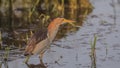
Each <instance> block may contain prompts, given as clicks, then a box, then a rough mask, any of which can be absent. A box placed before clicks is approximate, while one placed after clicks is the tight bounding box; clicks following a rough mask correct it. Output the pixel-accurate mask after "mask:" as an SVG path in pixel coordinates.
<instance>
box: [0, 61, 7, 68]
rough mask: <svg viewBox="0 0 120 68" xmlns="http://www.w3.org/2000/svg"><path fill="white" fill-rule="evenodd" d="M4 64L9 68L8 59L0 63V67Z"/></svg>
mask: <svg viewBox="0 0 120 68" xmlns="http://www.w3.org/2000/svg"><path fill="white" fill-rule="evenodd" d="M2 65H4V68H9V67H8V62H7V61H3V62H1V63H0V68H2Z"/></svg>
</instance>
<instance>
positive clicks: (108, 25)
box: [2, 0, 120, 68]
mask: <svg viewBox="0 0 120 68" xmlns="http://www.w3.org/2000/svg"><path fill="white" fill-rule="evenodd" d="M113 1H114V2H112V0H91V3H92V5H93V6H94V10H93V11H92V13H91V14H89V15H88V16H87V18H86V20H85V21H84V23H83V25H82V27H81V28H79V29H78V31H76V32H69V33H67V34H66V36H65V37H64V38H61V39H59V40H57V41H55V42H54V44H52V45H51V48H50V49H48V50H47V52H46V53H45V54H44V57H43V62H44V63H45V66H46V67H47V68H92V66H96V67H94V68H119V67H120V42H119V40H120V36H119V35H120V30H119V29H120V27H119V26H120V23H119V22H120V14H119V13H120V8H119V7H120V4H119V2H118V1H119V0H113ZM111 5H114V7H115V10H116V11H115V13H114V8H113V6H111ZM115 15H116V19H115ZM95 34H96V36H97V43H96V57H95V58H94V60H95V61H92V60H91V58H90V52H91V45H90V43H91V41H93V39H94V35H95ZM18 51H19V50H18ZM21 54H22V53H20V54H19V55H20V57H19V55H18V56H16V55H15V56H16V57H19V58H16V57H15V58H14V59H15V60H14V61H10V62H8V66H9V68H28V66H27V65H26V64H24V63H23V61H24V57H23V56H22V55H21ZM92 63H94V64H92ZM29 64H30V67H29V68H40V64H39V58H38V56H32V57H31V58H30V60H29ZM2 68H4V65H2ZM41 68H45V67H41Z"/></svg>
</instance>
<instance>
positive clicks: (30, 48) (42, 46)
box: [24, 18, 74, 63]
mask: <svg viewBox="0 0 120 68" xmlns="http://www.w3.org/2000/svg"><path fill="white" fill-rule="evenodd" d="M72 22H74V21H72V20H67V19H65V18H56V19H54V20H53V21H52V22H51V23H50V24H49V26H48V28H47V29H40V30H39V31H38V32H36V33H35V34H34V35H33V36H32V37H31V38H30V40H29V41H28V44H27V46H26V49H25V52H24V55H25V56H30V55H35V54H39V55H40V62H41V63H42V57H43V53H44V52H45V51H46V49H48V48H49V47H50V44H51V43H52V41H53V40H54V38H55V36H56V34H57V32H58V29H59V27H60V25H62V24H65V23H69V24H71V25H73V23H72Z"/></svg>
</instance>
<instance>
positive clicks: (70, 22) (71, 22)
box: [63, 19, 75, 26]
mask: <svg viewBox="0 0 120 68" xmlns="http://www.w3.org/2000/svg"><path fill="white" fill-rule="evenodd" d="M63 22H65V23H69V24H70V25H72V26H75V24H74V23H73V22H75V21H73V20H68V19H64V20H63Z"/></svg>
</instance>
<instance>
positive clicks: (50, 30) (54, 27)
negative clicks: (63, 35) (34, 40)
mask: <svg viewBox="0 0 120 68" xmlns="http://www.w3.org/2000/svg"><path fill="white" fill-rule="evenodd" d="M58 29H59V26H58V25H56V24H55V23H54V22H52V23H50V24H49V26H48V36H49V39H50V42H52V41H53V40H54V38H55V36H56V34H57V32H58Z"/></svg>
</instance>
